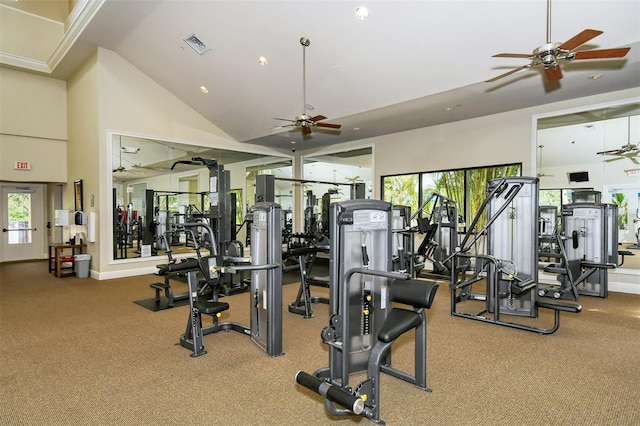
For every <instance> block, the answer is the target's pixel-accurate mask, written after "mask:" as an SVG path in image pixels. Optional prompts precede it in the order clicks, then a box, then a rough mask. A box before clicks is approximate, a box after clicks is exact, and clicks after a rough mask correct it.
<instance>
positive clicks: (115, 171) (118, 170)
mask: <svg viewBox="0 0 640 426" xmlns="http://www.w3.org/2000/svg"><path fill="white" fill-rule="evenodd" d="M118 151H119V153H120V154H119V159H120V164H119V165H118V167H116V168H115V169H113V170H112V171H111V172H112V173H122V172H124V171H125V170H127V169H126V167H124V166H123V165H122V136H120V149H119V150H118Z"/></svg>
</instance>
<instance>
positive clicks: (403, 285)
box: [378, 280, 438, 343]
mask: <svg viewBox="0 0 640 426" xmlns="http://www.w3.org/2000/svg"><path fill="white" fill-rule="evenodd" d="M390 289H391V293H390V298H391V300H392V301H393V302H397V303H402V304H405V305H410V306H412V307H413V308H414V309H418V310H419V309H429V308H431V304H432V303H433V298H434V297H435V295H436V290H437V289H438V284H437V283H435V282H433V281H419V280H395V281H394V282H392V283H391V285H390ZM421 323H422V316H421V315H420V312H418V311H412V310H408V309H399V308H393V309H391V310H390V311H389V313H388V314H387V318H385V320H384V324H382V329H381V330H380V332H379V333H378V340H379V341H381V342H384V343H389V342H393V341H394V340H395V339H397V338H398V337H400V336H401V335H402V334H404V333H406V332H407V331H409V330H411V329H414V328H416V327H418V326H419V325H420V324H421Z"/></svg>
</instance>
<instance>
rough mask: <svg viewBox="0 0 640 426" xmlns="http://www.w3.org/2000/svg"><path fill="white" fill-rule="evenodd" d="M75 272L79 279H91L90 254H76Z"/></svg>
mask: <svg viewBox="0 0 640 426" xmlns="http://www.w3.org/2000/svg"><path fill="white" fill-rule="evenodd" d="M73 260H74V263H75V268H74V272H75V273H76V277H78V278H89V266H90V265H91V255H90V254H76V255H75V256H74V259H73Z"/></svg>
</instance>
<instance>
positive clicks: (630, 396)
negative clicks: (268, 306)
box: [0, 262, 640, 425]
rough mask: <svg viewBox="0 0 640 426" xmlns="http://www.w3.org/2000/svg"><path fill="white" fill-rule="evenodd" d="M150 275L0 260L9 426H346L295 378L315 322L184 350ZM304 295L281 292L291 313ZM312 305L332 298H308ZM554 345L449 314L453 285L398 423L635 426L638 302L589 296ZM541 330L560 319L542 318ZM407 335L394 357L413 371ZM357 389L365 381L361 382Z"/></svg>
mask: <svg viewBox="0 0 640 426" xmlns="http://www.w3.org/2000/svg"><path fill="white" fill-rule="evenodd" d="M154 281H156V279H155V277H153V276H142V277H133V278H127V279H116V280H109V281H96V280H93V279H78V278H74V277H67V278H55V277H53V276H52V275H51V274H48V273H47V264H46V262H31V263H10V264H0V342H1V363H0V384H1V393H0V424H2V425H164V424H167V425H169V424H171V425H205V424H206V425H211V424H221V425H284V424H289V425H318V424H334V425H351V424H356V423H357V424H362V425H366V424H370V422H368V421H367V420H365V419H362V418H357V417H356V418H331V417H328V416H327V415H326V412H325V410H324V407H323V404H322V402H321V399H320V398H319V397H318V396H317V395H315V394H313V393H311V392H309V391H306V390H305V389H303V388H301V387H300V386H299V385H296V384H295V381H294V375H295V373H296V371H298V370H301V369H302V370H305V371H308V372H313V371H314V370H316V369H318V368H320V367H325V366H327V365H328V355H327V354H328V352H327V350H326V347H325V345H323V344H322V342H321V339H320V330H321V329H322V327H324V326H325V325H327V313H328V306H327V305H314V311H315V313H316V316H315V318H313V319H308V320H305V319H304V318H302V317H301V316H298V315H294V314H290V313H288V312H284V313H283V316H284V325H283V328H284V343H283V344H284V351H285V355H283V356H280V357H277V358H271V357H269V356H268V355H266V354H265V353H264V352H263V351H262V350H260V349H259V348H258V347H257V346H255V345H254V344H253V343H251V341H250V340H249V338H248V337H247V336H244V335H241V334H239V333H235V332H229V333H218V334H214V335H209V336H205V338H204V342H205V347H206V350H207V351H208V353H207V354H206V355H204V356H201V357H199V358H191V357H189V351H188V350H187V349H184V348H182V347H180V346H177V345H176V343H177V342H178V338H179V336H180V334H181V333H183V332H184V328H185V325H186V320H187V315H188V307H179V308H174V309H169V310H165V311H160V312H151V311H149V310H147V309H144V308H142V307H140V306H138V305H136V304H134V303H133V301H134V300H140V299H144V298H149V297H153V290H152V289H150V288H149V286H148V284H149V283H151V282H154ZM296 291H297V285H295V284H291V285H287V286H284V290H283V293H284V297H283V299H284V300H283V302H284V303H283V310H285V311H286V305H287V304H288V303H289V302H290V301H292V300H293V299H294V297H295V293H296ZM312 291H313V294H314V295H320V294H323V293H325V294H326V290H324V289H319V288H315V287H314V288H312ZM225 301H227V302H229V303H230V304H231V310H230V312H229V314H228V315H227V316H226V318H225V319H226V320H234V321H237V322H240V323H243V324H248V323H249V297H248V294H246V293H245V294H239V295H234V296H231V297H227V298H225ZM581 303H582V305H583V308H584V311H583V312H582V313H580V314H577V315H573V314H563V316H562V323H561V326H560V330H559V331H558V332H557V333H555V334H553V335H549V336H544V335H538V334H534V333H529V332H525V331H519V330H514V329H509V328H504V327H499V326H496V325H492V324H484V323H480V322H476V321H471V320H467V319H463V318H453V317H451V316H450V315H449V290H448V287H447V286H446V285H442V286H441V287H440V289H439V292H438V294H437V296H436V300H435V303H434V306H433V308H432V309H431V311H430V312H429V332H428V342H429V346H428V355H429V360H428V384H429V386H430V387H431V388H432V389H433V393H426V392H422V391H420V390H418V389H416V388H415V387H413V386H412V385H410V384H407V383H405V382H402V381H399V380H397V379H393V378H391V377H387V376H383V380H382V406H381V417H382V419H383V420H386V421H387V424H389V425H426V424H431V425H489V424H491V425H639V424H640V296H638V295H627V294H619V293H610V297H609V298H608V299H599V298H587V297H582V300H581ZM538 321H540V322H541V323H542V322H544V321H547V323H546V324H545V325H549V324H550V322H551V321H552V318H551V317H550V316H548V315H545V316H543V317H541V318H540V319H539V320H538ZM412 351H413V345H412V343H411V340H410V339H408V338H403V339H402V340H401V341H400V342H398V344H397V346H396V347H394V364H395V365H397V366H400V367H401V368H404V369H407V370H408V369H410V365H411V363H412V357H413V352H412ZM355 383H356V379H354V380H353V381H352V384H355Z"/></svg>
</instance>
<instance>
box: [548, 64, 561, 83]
mask: <svg viewBox="0 0 640 426" xmlns="http://www.w3.org/2000/svg"><path fill="white" fill-rule="evenodd" d="M544 75H545V77H546V78H547V81H548V82H550V83H551V82H554V81H558V80H560V79H561V78H562V70H560V66H558V65H556V66H555V67H551V68H545V69H544Z"/></svg>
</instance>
